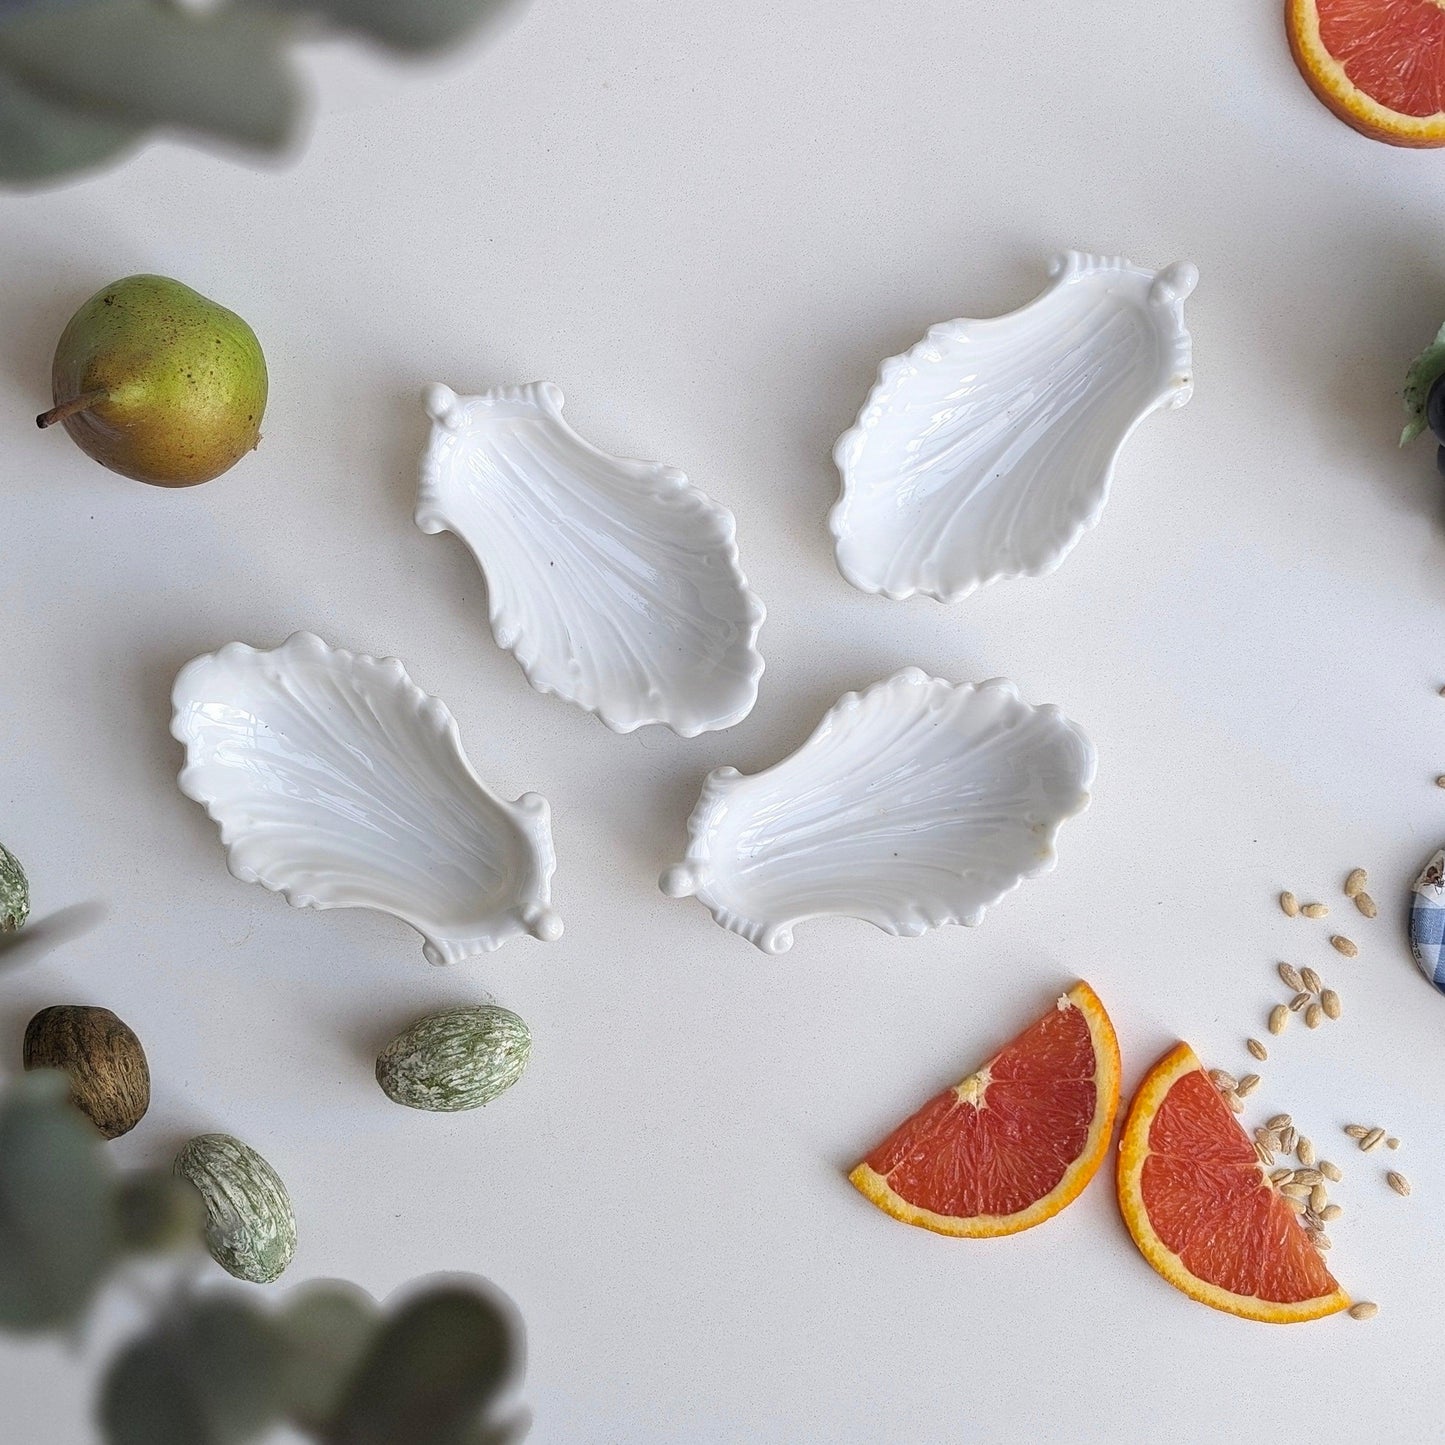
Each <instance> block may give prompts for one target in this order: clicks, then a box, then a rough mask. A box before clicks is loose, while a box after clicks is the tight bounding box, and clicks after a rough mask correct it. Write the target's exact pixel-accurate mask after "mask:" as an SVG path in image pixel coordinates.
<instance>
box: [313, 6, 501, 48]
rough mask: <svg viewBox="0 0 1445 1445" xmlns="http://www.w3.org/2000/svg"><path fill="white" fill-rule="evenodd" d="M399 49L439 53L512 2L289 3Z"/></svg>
mask: <svg viewBox="0 0 1445 1445" xmlns="http://www.w3.org/2000/svg"><path fill="white" fill-rule="evenodd" d="M289 3H290V4H291V6H292V7H293V8H295V9H297V10H307V11H312V12H314V13H316V14H319V15H323V16H325V18H326V19H328V20H330V21H331V22H332V23H333V24H336V25H342V26H345V27H347V28H348V29H351V30H360V31H363V32H364V33H366V34H367V35H370V36H371V37H372V39H374V40H379V41H381V42H382V44H384V45H391V46H395V47H396V48H397V49H399V50H436V49H439V48H440V47H442V46H444V45H451V44H453V43H454V42H456V41H458V40H461V39H462V38H463V37H464V36H466V35H468V34H469V33H470V32H471V31H473V30H475V29H476V28H477V27H478V26H479V25H480V24H481V23H482V21H483V20H485V19H488V18H490V17H492V16H494V15H496V14H497V13H499V12H500V11H502V10H504V9H506V8H507V6H508V5H509V3H510V0H289Z"/></svg>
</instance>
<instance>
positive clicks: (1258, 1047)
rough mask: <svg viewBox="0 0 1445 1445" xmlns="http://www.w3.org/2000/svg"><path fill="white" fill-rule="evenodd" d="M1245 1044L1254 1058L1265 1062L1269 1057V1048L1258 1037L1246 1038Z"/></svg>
mask: <svg viewBox="0 0 1445 1445" xmlns="http://www.w3.org/2000/svg"><path fill="white" fill-rule="evenodd" d="M1244 1046H1245V1048H1247V1049H1248V1050H1249V1052H1250V1055H1251V1056H1252V1057H1253V1058H1256V1059H1258V1060H1259V1061H1260V1063H1263V1062H1264V1061H1265V1060H1266V1059H1267V1058H1268V1057H1269V1050H1268V1049H1267V1048H1265V1046H1264V1045H1263V1044H1262V1043H1260V1041H1259V1040H1258V1039H1245V1041H1244Z"/></svg>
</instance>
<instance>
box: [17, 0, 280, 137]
mask: <svg viewBox="0 0 1445 1445" xmlns="http://www.w3.org/2000/svg"><path fill="white" fill-rule="evenodd" d="M291 34H292V27H291V25H290V24H289V23H288V21H287V19H286V17H285V16H283V15H280V14H278V13H277V12H276V11H274V10H268V9H264V8H256V7H251V6H239V5H225V6H222V7H221V8H219V9H217V10H213V11H193V10H190V9H187V8H186V7H184V6H180V5H172V4H167V3H165V0H94V3H91V4H88V5H78V6H67V7H63V8H60V9H48V10H39V11H34V12H27V13H26V14H24V15H22V16H20V17H19V18H17V19H15V20H12V21H10V22H9V23H7V24H4V25H0V75H3V76H6V77H8V78H9V80H10V81H12V82H13V83H15V84H18V85H21V86H24V87H25V88H26V89H27V90H28V91H29V92H30V93H31V94H32V95H35V96H38V97H40V98H41V99H43V100H45V101H47V102H49V103H51V104H52V105H55V106H57V107H66V108H69V109H72V110H75V111H78V112H81V113H82V114H84V115H88V116H92V117H95V118H96V119H98V120H102V121H107V122H109V123H111V124H113V125H118V126H160V125H164V126H177V127H180V128H182V129H187V130H197V131H204V132H209V133H211V134H215V135H223V136H228V137H231V138H233V139H235V140H239V141H243V142H247V143H249V144H251V145H257V146H265V147H275V146H279V145H281V144H282V143H283V142H284V141H285V140H287V139H288V137H289V136H290V134H291V131H292V127H293V125H294V122H295V117H296V113H297V108H298V99H297V87H296V80H295V76H294V74H293V72H292V70H291V66H290V62H289V60H288V57H287V42H288V41H289V40H290V38H291Z"/></svg>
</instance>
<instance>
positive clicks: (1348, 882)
mask: <svg viewBox="0 0 1445 1445" xmlns="http://www.w3.org/2000/svg"><path fill="white" fill-rule="evenodd" d="M1369 881H1370V877H1369V874H1367V873H1366V872H1365V870H1364V869H1363V868H1352V869H1350V874H1349V877H1347V878H1346V879H1345V897H1346V898H1358V897H1359V896H1360V894H1361V893H1363V892H1364V891H1365V885H1366V884H1367V883H1368V882H1369Z"/></svg>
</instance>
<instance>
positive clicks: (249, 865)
mask: <svg viewBox="0 0 1445 1445" xmlns="http://www.w3.org/2000/svg"><path fill="white" fill-rule="evenodd" d="M173 703H174V707H175V714H174V717H173V720H172V723H171V731H172V733H174V735H175V736H176V738H177V739H178V740H179V741H180V742H182V743H184V744H185V748H186V766H185V767H184V768H183V769H182V771H181V776H180V785H181V791H182V792H183V793H185V795H186V796H187V797H188V798H193V799H194V800H195V801H196V802H198V803H200V804H201V805H202V806H203V807H204V808H205V810H206V811H207V813H209V814H210V815H211V817H212V818H213V819H214V820H215V822H217V823H218V824H219V825H220V828H221V842H222V843H223V844H224V845H225V848H226V854H227V860H228V862H229V864H230V868H231V872H232V873H234V874H235V875H236V877H237V878H239V879H241V881H242V882H244V883H259V884H261V885H262V886H263V887H265V888H269V889H271V890H272V891H273V892H277V893H281V894H284V895H285V898H286V901H287V902H288V903H290V904H292V905H294V906H295V907H297V908H376V909H379V910H380V911H381V912H383V913H390V914H392V915H394V916H395V917H397V918H400V919H402V920H403V921H404V922H406V923H409V924H410V925H411V926H412V927H413V928H415V929H416V930H417V932H418V933H420V934H421V935H422V937H423V938H424V939H425V941H426V946H425V953H426V956H427V958H428V959H429V960H430V961H431V962H432V963H455V962H458V961H460V960H462V959H466V958H471V957H473V956H475V955H477V954H480V953H489V952H491V950H493V949H495V948H498V947H500V946H501V945H502V944H503V943H505V942H507V940H508V939H511V938H515V937H517V936H518V935H519V934H531V935H532V937H534V938H539V939H542V940H544V941H546V942H551V941H553V940H555V939H557V938H559V937H561V934H562V920H561V919H560V918H558V917H557V915H556V914H555V913H554V912H553V911H552V908H551V880H552V874H553V871H554V870H555V868H556V866H557V859H556V855H555V853H554V852H553V850H552V825H551V813H550V810H549V809H548V806H547V800H546V799H545V798H542V797H539V796H538V795H537V794H536V793H527V794H525V795H524V796H523V797H521V798H519V799H518V800H517V801H516V802H515V803H508V802H503V801H502V800H501V799H499V798H497V797H496V796H495V795H494V794H493V793H492V792H491V791H490V790H489V789H488V788H487V787H486V786H485V784H483V783H482V781H481V779H479V778H478V777H477V775H476V773H475V772H474V771H473V769H472V766H471V764H470V763H469V762H468V761H467V757H466V754H465V753H464V752H463V751H462V745H461V739H460V737H459V735H458V732H457V724H456V719H455V718H453V717H452V715H451V713H450V712H449V711H448V710H447V708H446V706H445V704H443V703H441V702H440V701H438V700H437V699H436V698H434V697H429V696H428V695H427V694H426V693H424V692H423V691H422V690H421V689H420V688H419V687H418V686H417V685H416V684H415V683H414V682H413V681H412V680H411V678H409V677H408V676H407V674H406V670H405V669H404V668H403V667H402V665H401V663H400V662H398V661H397V660H396V658H394V657H392V658H385V659H378V658H375V657H368V656H366V655H365V654H357V653H351V652H346V651H344V650H343V649H341V648H333V647H328V646H327V645H326V643H324V642H323V641H322V640H321V639H320V638H319V637H315V636H313V635H312V634H311V633H309V632H298V633H296V634H295V635H294V636H293V637H291V638H290V639H288V640H287V641H286V642H285V643H283V644H282V646H280V647H277V648H275V649H273V650H272V651H270V652H261V651H258V650H257V649H255V648H253V647H247V646H245V645H244V644H242V643H239V642H233V643H231V644H230V645H229V646H226V647H223V648H222V649H221V650H220V651H219V652H216V653H211V654H210V655H208V656H205V657H198V658H196V660H195V661H194V662H191V663H188V664H187V665H186V666H185V667H184V668H183V669H182V670H181V673H180V675H179V676H178V677H177V678H176V685H175V692H174V695H173Z"/></svg>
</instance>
